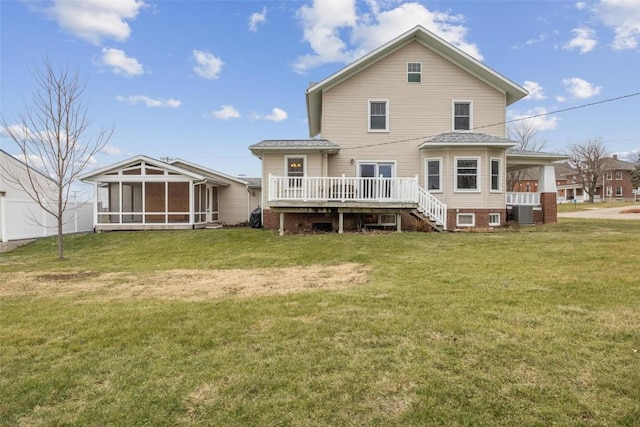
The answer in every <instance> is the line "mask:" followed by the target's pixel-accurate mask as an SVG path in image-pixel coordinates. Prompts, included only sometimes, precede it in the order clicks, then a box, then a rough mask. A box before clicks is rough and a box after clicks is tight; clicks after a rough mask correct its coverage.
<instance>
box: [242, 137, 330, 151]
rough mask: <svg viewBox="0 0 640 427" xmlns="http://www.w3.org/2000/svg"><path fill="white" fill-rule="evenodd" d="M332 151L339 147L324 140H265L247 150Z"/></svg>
mask: <svg viewBox="0 0 640 427" xmlns="http://www.w3.org/2000/svg"><path fill="white" fill-rule="evenodd" d="M264 148H267V149H269V148H271V149H287V148H292V149H296V148H297V149H300V148H302V149H314V148H317V149H330V150H331V149H333V150H339V149H340V146H339V145H338V144H335V143H333V142H331V141H329V140H326V139H265V140H264V141H260V142H258V143H257V144H253V145H252V146H250V147H249V149H251V150H253V149H264Z"/></svg>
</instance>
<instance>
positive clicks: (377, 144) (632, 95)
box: [341, 92, 640, 151]
mask: <svg viewBox="0 0 640 427" xmlns="http://www.w3.org/2000/svg"><path fill="white" fill-rule="evenodd" d="M638 95H640V92H636V93H630V94H627V95H622V96H617V97H615V98H609V99H603V100H602V101H597V102H590V103H588V104H582V105H576V106H574V107H569V108H563V109H561V110H554V111H549V112H546V113H540V114H534V115H532V116H526V117H520V118H518V119H513V120H506V121H502V122H496V123H492V124H489V125H484V126H478V127H474V128H472V129H469V130H471V131H474V130H477V129H484V128H488V127H492V126H499V125H506V124H509V123H515V122H520V121H523V120H529V119H535V118H538V117H544V116H550V115H552V114H559V113H565V112H567V111H573V110H580V109H582V108H587V107H592V106H594V105H600V104H605V103H607V102H614V101H619V100H621V99H625V98H631V97H634V96H638ZM434 136H436V135H427V136H417V137H413V138H405V139H398V140H394V141H386V142H376V143H373V144H363V145H358V146H355V147H345V148H343V149H342V150H341V151H346V150H355V149H360V148H370V147H379V146H383V145H392V144H399V143H401V142H409V141H417V140H422V139H427V138H431V137H434Z"/></svg>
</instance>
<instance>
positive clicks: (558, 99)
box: [556, 95, 567, 102]
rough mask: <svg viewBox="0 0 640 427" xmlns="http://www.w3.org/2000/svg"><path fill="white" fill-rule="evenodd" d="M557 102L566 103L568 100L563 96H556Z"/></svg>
mask: <svg viewBox="0 0 640 427" xmlns="http://www.w3.org/2000/svg"><path fill="white" fill-rule="evenodd" d="M556 101H558V102H566V101H567V98H566V97H564V96H562V95H558V96H556Z"/></svg>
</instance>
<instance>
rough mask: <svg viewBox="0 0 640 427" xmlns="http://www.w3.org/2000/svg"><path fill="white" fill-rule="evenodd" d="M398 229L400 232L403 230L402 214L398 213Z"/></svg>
mask: <svg viewBox="0 0 640 427" xmlns="http://www.w3.org/2000/svg"><path fill="white" fill-rule="evenodd" d="M396 231H397V232H398V233H401V232H402V214H399V213H397V214H396Z"/></svg>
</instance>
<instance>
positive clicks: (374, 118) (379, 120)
mask: <svg viewBox="0 0 640 427" xmlns="http://www.w3.org/2000/svg"><path fill="white" fill-rule="evenodd" d="M388 131H389V101H388V100H371V101H369V132H388Z"/></svg>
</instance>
